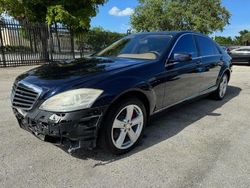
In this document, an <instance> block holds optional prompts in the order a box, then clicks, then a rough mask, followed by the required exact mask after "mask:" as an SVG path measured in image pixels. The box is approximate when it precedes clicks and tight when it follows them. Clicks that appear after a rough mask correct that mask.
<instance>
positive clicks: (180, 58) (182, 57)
mask: <svg viewBox="0 0 250 188" xmlns="http://www.w3.org/2000/svg"><path fill="white" fill-rule="evenodd" d="M190 60H192V55H191V54H188V53H174V54H173V57H172V58H171V60H170V61H171V62H184V61H190Z"/></svg>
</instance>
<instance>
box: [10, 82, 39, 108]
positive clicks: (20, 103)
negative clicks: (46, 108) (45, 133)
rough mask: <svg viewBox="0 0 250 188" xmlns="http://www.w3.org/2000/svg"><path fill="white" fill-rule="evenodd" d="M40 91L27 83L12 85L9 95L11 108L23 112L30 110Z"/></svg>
mask: <svg viewBox="0 0 250 188" xmlns="http://www.w3.org/2000/svg"><path fill="white" fill-rule="evenodd" d="M41 92H42V90H41V89H40V88H38V87H36V86H33V85H31V84H28V83H24V82H19V83H14V85H13V88H12V93H11V101H12V106H13V107H16V108H21V109H23V110H31V109H32V107H33V106H34V104H35V103H36V101H37V99H38V97H39V96H40V94H41Z"/></svg>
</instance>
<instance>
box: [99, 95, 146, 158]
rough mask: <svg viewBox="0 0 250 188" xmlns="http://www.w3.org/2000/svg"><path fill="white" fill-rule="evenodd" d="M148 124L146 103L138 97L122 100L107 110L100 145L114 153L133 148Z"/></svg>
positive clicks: (118, 153)
mask: <svg viewBox="0 0 250 188" xmlns="http://www.w3.org/2000/svg"><path fill="white" fill-rule="evenodd" d="M146 124H147V113H146V109H145V106H144V104H143V103H142V102H141V101H140V100H138V99H137V98H128V99H125V100H122V101H120V102H118V103H116V104H114V105H113V106H111V108H110V110H109V111H108V112H107V114H106V117H104V121H103V124H102V128H101V130H100V134H99V135H100V137H101V138H100V141H101V143H100V145H101V147H102V148H104V149H105V150H108V151H109V152H111V153H112V154H116V155H121V154H124V153H127V152H129V151H130V150H132V149H133V148H134V147H135V146H136V145H137V144H138V143H139V141H140V140H141V138H142V136H143V130H144V127H145V125H146Z"/></svg>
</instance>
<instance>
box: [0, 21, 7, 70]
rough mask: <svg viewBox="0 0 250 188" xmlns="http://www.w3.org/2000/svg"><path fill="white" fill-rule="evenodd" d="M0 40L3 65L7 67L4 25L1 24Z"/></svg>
mask: <svg viewBox="0 0 250 188" xmlns="http://www.w3.org/2000/svg"><path fill="white" fill-rule="evenodd" d="M0 42H1V46H0V48H1V54H2V61H3V66H4V67H6V60H5V52H4V44H3V36H2V27H1V24H0Z"/></svg>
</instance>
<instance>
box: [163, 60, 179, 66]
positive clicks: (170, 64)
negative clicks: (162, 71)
mask: <svg viewBox="0 0 250 188" xmlns="http://www.w3.org/2000/svg"><path fill="white" fill-rule="evenodd" d="M179 63H180V62H178V61H177V62H173V63H168V64H166V65H165V67H171V66H174V65H177V64H179Z"/></svg>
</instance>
